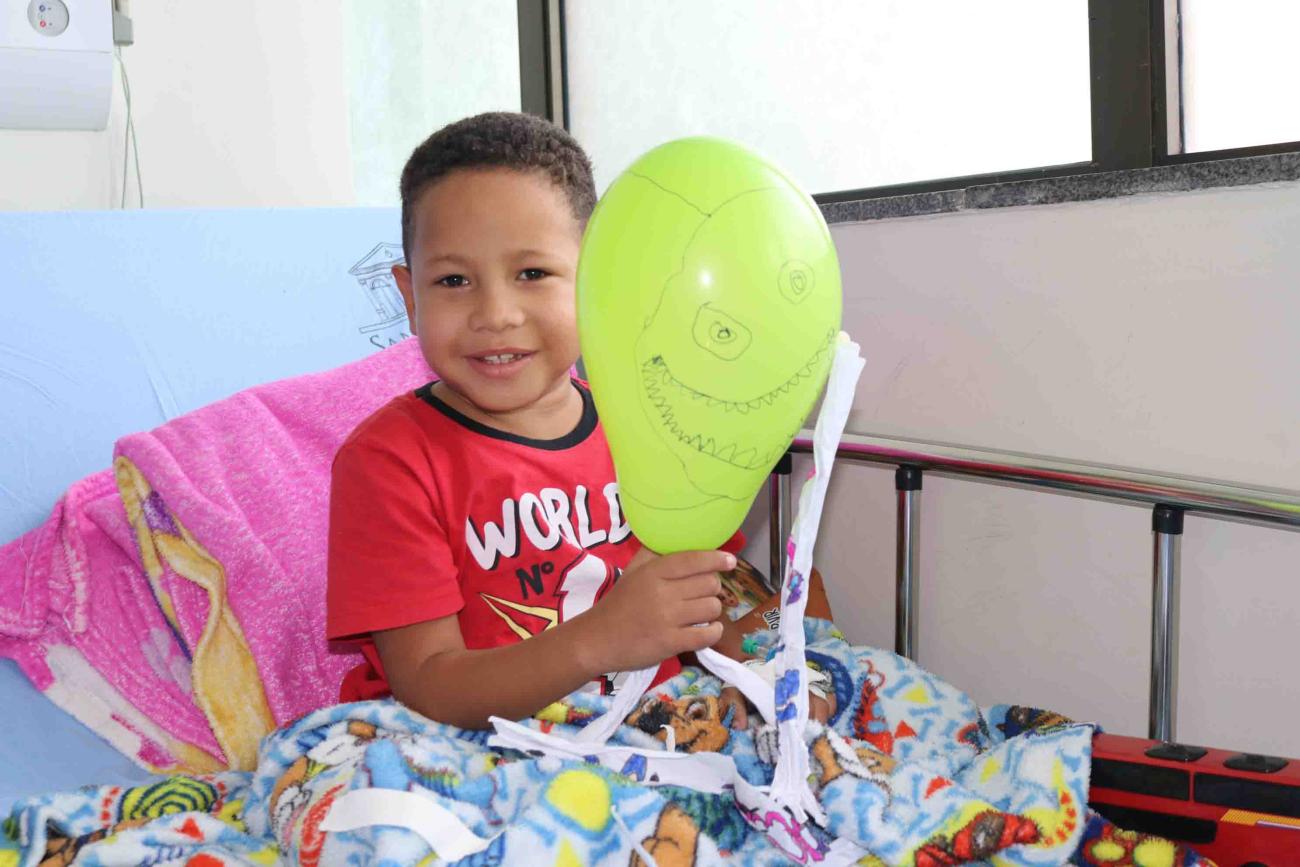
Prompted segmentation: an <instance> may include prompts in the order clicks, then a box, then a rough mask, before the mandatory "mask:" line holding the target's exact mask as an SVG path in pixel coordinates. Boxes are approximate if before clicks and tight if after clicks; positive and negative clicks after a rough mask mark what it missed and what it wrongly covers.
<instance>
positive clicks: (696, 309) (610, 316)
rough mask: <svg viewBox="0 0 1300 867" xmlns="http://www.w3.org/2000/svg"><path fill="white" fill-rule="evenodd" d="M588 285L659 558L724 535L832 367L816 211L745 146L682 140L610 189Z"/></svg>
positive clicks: (587, 355)
mask: <svg viewBox="0 0 1300 867" xmlns="http://www.w3.org/2000/svg"><path fill="white" fill-rule="evenodd" d="M577 283H578V331H579V335H580V339H581V343H582V354H583V358H584V360H585V362H586V365H587V372H588V375H589V377H590V380H591V387H592V394H593V396H594V397H595V399H596V408H597V410H598V411H599V414H600V418H601V423H602V425H603V426H604V429H605V434H606V438H607V439H608V441H609V446H610V452H611V454H612V455H613V458H614V466H615V469H616V471H617V473H618V482H619V493H620V497H621V499H622V503H623V510H624V514H625V515H626V517H627V519H628V522H629V524H630V525H631V527H632V531H633V532H634V533H635V534H636V535H637V537H638V538H639V539H640V540H641V541H642V542H643V543H645V544H646V545H647V546H649V547H650V548H652V549H653V550H656V551H659V552H661V553H667V552H669V551H678V550H686V549H691V548H710V547H717V546H718V545H721V544H722V543H723V542H725V541H726V539H727V538H728V537H729V536H730V535H731V534H732V533H734V532H735V531H736V529H737V528H738V527H739V526H740V523H741V521H742V520H743V519H744V517H745V514H746V513H747V512H748V510H749V506H750V503H751V502H752V501H753V498H754V495H755V494H756V493H757V492H758V489H759V487H760V486H761V485H762V484H763V482H764V480H765V479H766V478H767V476H768V473H769V472H770V471H771V470H772V467H773V466H774V465H775V464H776V462H777V461H778V460H779V459H780V457H781V455H782V454H783V453H784V451H785V449H786V448H787V447H788V446H789V444H790V440H791V439H792V438H793V437H794V436H795V434H796V433H798V431H799V429H800V427H801V426H802V424H803V423H804V421H805V419H807V417H808V414H809V412H810V411H811V410H812V407H813V404H814V403H815V402H816V400H817V397H818V396H819V395H820V393H821V388H822V385H823V384H824V383H825V381H826V376H827V373H828V372H829V369H830V363H831V358H832V350H833V348H834V341H835V338H836V335H837V334H838V332H839V325H840V305H841V301H840V274H839V263H838V261H837V258H836V255H835V248H834V245H833V244H832V242H831V237H830V232H829V231H828V230H827V228H826V223H825V221H824V220H823V219H822V217H821V213H820V212H819V211H818V209H817V206H816V204H814V203H813V201H812V200H811V199H810V198H808V196H806V195H804V194H803V192H802V191H800V190H799V189H798V187H796V186H795V185H794V184H793V183H791V182H790V180H789V179H788V178H786V177H785V175H783V174H782V173H781V172H780V171H779V170H777V169H775V168H774V167H773V166H771V164H769V163H767V162H765V161H764V160H762V159H761V158H759V157H757V156H755V155H754V154H752V153H750V152H749V151H747V150H745V149H743V148H741V147H739V146H738V145H734V144H731V143H729V142H724V141H720V140H717V139H705V138H697V139H683V140H680V141H676V142H670V143H669V144H667V145H663V146H661V147H659V148H656V149H655V150H653V151H650V152H649V153H648V154H646V155H644V156H643V157H641V158H640V159H639V160H637V161H636V162H635V163H633V165H632V166H631V167H630V168H629V169H628V170H626V171H625V172H623V174H622V175H620V176H619V177H618V178H617V179H616V180H615V181H614V183H613V184H612V185H611V186H610V188H609V190H608V191H607V192H606V193H605V195H604V196H603V197H602V199H601V201H600V203H599V204H598V205H597V207H596V211H595V213H594V214H593V215H592V218H591V221H590V222H589V223H588V226H587V232H586V235H585V237H584V239H583V246H582V253H581V256H580V258H579V262H578V280H577Z"/></svg>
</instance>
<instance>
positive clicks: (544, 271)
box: [393, 169, 582, 439]
mask: <svg viewBox="0 0 1300 867" xmlns="http://www.w3.org/2000/svg"><path fill="white" fill-rule="evenodd" d="M581 233H582V227H581V225H580V224H579V222H578V220H577V219H576V218H575V217H574V215H573V211H572V209H571V208H570V205H569V202H568V200H567V199H566V198H565V196H564V194H563V193H562V191H561V190H559V189H558V188H557V187H556V186H555V185H554V184H552V183H551V182H550V180H549V179H548V178H547V177H546V176H544V175H542V174H540V173H531V172H528V173H525V172H519V171H515V170H513V169H458V170H455V171H453V172H451V173H450V174H448V175H447V176H446V177H444V178H441V179H440V180H438V181H437V182H436V183H434V184H433V185H431V186H430V187H429V188H428V189H426V190H425V191H424V193H423V194H422V195H421V196H420V198H419V199H418V200H417V203H416V205H415V222H414V233H413V237H412V245H411V262H410V263H409V268H408V267H403V266H397V267H395V268H394V269H393V274H394V276H395V277H396V279H397V284H398V287H399V288H400V289H401V291H402V297H403V299H404V300H405V301H406V312H407V316H408V317H409V319H410V323H411V328H412V330H413V331H414V333H415V334H416V336H417V337H418V338H419V340H420V348H421V349H422V350H423V352H424V357H425V358H426V359H427V360H428V362H429V366H430V367H432V368H433V369H434V371H436V372H437V374H438V376H439V377H441V380H442V382H441V384H440V385H439V386H438V388H437V391H436V393H437V394H438V396H439V397H441V398H442V399H443V400H445V401H446V402H447V403H448V404H450V405H452V406H453V407H454V408H455V409H457V410H459V411H461V412H463V413H465V414H466V415H468V416H469V417H470V418H473V419H475V420H477V421H481V422H483V423H485V424H488V425H491V426H492V427H496V428H499V429H502V430H506V431H509V432H511V433H516V434H520V435H523V436H528V437H533V438H538V439H550V438H555V437H559V436H563V435H564V434H566V433H568V432H569V431H570V430H572V428H573V426H574V425H575V424H576V423H577V421H578V418H579V417H580V415H581V411H582V401H581V398H580V397H579V396H578V394H577V393H576V392H575V391H574V390H573V388H571V387H570V385H569V369H570V367H572V365H573V363H574V362H575V361H576V360H577V358H578V332H577V324H576V317H575V310H574V277H575V273H576V270H577V263H578V247H579V243H580V241H581Z"/></svg>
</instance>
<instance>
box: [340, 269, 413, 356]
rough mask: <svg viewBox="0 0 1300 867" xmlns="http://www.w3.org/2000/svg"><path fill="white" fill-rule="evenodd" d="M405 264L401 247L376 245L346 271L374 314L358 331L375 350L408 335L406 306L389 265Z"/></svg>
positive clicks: (401, 339) (399, 340)
mask: <svg viewBox="0 0 1300 867" xmlns="http://www.w3.org/2000/svg"><path fill="white" fill-rule="evenodd" d="M404 261H405V258H404V257H403V255H402V245H401V244H383V243H381V244H376V245H375V248H374V249H373V250H371V251H370V252H369V253H367V254H366V255H365V256H364V257H362V259H361V261H360V262H358V263H357V264H355V265H353V266H352V267H351V268H349V269H348V273H349V274H351V275H352V276H353V277H355V278H357V283H359V284H360V285H361V291H362V292H364V293H366V300H367V301H369V302H370V305H371V306H372V307H373V308H374V311H375V321H374V322H372V323H370V324H369V325H363V326H361V327H360V328H359V329H357V330H358V331H360V332H361V333H362V334H364V335H366V339H367V340H369V341H370V344H371V345H372V346H374V347H375V348H376V349H387V348H388V347H390V346H392V345H393V344H394V343H400V342H401V341H403V340H405V339H406V338H408V337H410V336H411V330H410V326H408V325H407V322H406V305H405V304H403V303H402V293H401V292H399V291H398V289H397V281H396V280H394V279H393V266H394V265H401V264H402V263H403V262H404Z"/></svg>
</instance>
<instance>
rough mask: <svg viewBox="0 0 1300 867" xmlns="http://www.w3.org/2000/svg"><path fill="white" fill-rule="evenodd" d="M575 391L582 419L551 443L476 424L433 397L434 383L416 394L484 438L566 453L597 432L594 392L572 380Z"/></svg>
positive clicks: (550, 441) (418, 390)
mask: <svg viewBox="0 0 1300 867" xmlns="http://www.w3.org/2000/svg"><path fill="white" fill-rule="evenodd" d="M570 382H572V383H573V387H574V388H575V389H577V391H578V394H579V395H581V396H582V418H580V419H578V424H577V426H576V427H574V429H573V430H571V431H569V432H568V433H567V434H565V435H564V436H562V437H557V438H556V439H552V440H542V439H534V438H532V437H526V436H520V435H519V434H513V433H510V432H509V431H503V430H498V429H497V428H494V427H491V426H489V425H485V424H483V422H481V421H475V420H474V419H472V418H470V417H469V416H467V415H465V414H464V413H463V412H461V411H459V410H457V409H454V408H453V407H451V406H448V405H447V404H446V403H445V402H443V401H442V400H441V399H440V398H438V397H437V396H436V395H435V394H434V393H433V386H434V385H435V382H431V383H429V384H428V385H424V386H421V387H420V388H417V389H416V390H415V396H416V397H418V398H419V399H420V400H422V401H424V402H425V403H427V404H428V405H429V406H431V407H433V408H434V409H436V410H437V411H438V412H440V413H442V414H443V415H445V416H446V417H447V418H449V419H451V420H452V421H454V422H456V423H457V424H458V425H460V426H461V427H463V428H466V429H467V430H472V431H473V432H474V433H477V434H482V435H483V436H486V437H492V438H493V439H498V440H505V441H506V442H509V443H517V444H518V445H521V446H528V447H529V448H534V449H545V450H546V451H550V452H558V451H563V450H564V449H571V448H573V447H574V446H576V445H579V444H580V443H582V442H583V441H584V440H585V439H586V438H587V437H589V436H591V432H592V431H594V430H595V429H596V403H595V401H593V400H592V399H591V392H590V391H588V390H587V389H585V388H583V387H582V386H581V385H579V384H578V383H577V382H576V381H574V380H570Z"/></svg>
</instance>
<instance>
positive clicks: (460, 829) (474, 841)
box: [320, 789, 496, 861]
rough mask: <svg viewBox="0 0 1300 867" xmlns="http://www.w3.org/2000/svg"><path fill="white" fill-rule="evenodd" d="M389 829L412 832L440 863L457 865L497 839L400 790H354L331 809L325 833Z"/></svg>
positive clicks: (429, 801) (417, 794)
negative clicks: (381, 826)
mask: <svg viewBox="0 0 1300 867" xmlns="http://www.w3.org/2000/svg"><path fill="white" fill-rule="evenodd" d="M371 825H389V826H392V827H395V828H405V829H406V830H408V831H413V832H415V833H416V834H419V835H420V837H421V838H423V840H424V842H426V843H428V844H429V848H430V849H432V850H433V851H435V852H437V853H438V858H439V860H442V861H456V860H459V859H461V858H464V857H465V856H466V855H473V854H474V853H475V852H482V851H483V850H484V849H486V848H487V847H488V846H490V845H491V844H492V841H493V840H495V839H496V837H490V838H488V839H484V838H482V837H480V836H479V835H477V834H475V833H474V832H473V831H471V830H470V829H469V826H468V825H466V824H465V823H464V822H462V821H461V820H460V818H459V817H458V816H457V815H456V814H455V813H453V812H452V811H451V810H448V809H447V808H446V807H444V806H442V805H441V804H439V803H437V802H436V801H434V800H433V798H432V796H430V795H422V794H420V790H417V791H410V792H408V791H401V790H398V789H353V790H352V791H350V792H346V793H344V794H343V795H341V796H340V797H339V798H338V799H337V800H336V801H334V803H333V805H332V806H331V807H330V810H329V813H327V814H326V815H325V820H324V821H322V822H321V823H320V829H321V830H322V831H355V830H357V829H358V828H368V827H370V826H371Z"/></svg>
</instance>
